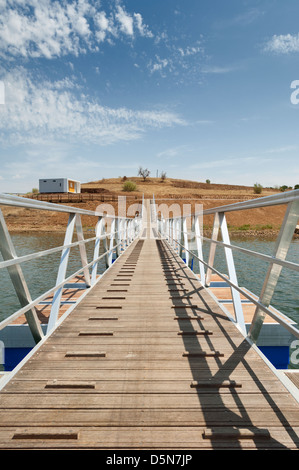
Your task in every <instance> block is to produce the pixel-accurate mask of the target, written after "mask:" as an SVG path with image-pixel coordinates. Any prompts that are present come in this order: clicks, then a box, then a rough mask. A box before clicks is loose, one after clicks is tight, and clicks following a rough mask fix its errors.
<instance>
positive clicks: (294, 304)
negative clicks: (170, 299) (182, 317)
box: [0, 232, 299, 323]
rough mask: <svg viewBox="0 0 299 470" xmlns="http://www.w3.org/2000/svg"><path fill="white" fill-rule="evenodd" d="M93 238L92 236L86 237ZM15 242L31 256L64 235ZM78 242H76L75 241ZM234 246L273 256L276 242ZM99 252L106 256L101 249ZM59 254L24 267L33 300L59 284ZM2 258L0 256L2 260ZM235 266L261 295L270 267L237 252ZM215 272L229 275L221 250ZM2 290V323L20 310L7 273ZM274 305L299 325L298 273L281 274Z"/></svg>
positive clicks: (292, 254)
mask: <svg viewBox="0 0 299 470" xmlns="http://www.w3.org/2000/svg"><path fill="white" fill-rule="evenodd" d="M93 236H94V233H93V232H90V233H89V234H88V235H87V237H88V238H91V237H93ZM12 238H13V242H14V245H15V248H16V251H17V254H18V255H19V256H21V255H25V254H29V253H32V252H35V251H42V250H46V249H49V248H53V247H55V246H59V245H62V244H63V239H64V235H63V234H20V235H13V236H12ZM74 241H75V240H74ZM232 243H233V244H235V245H238V246H241V247H244V248H248V249H250V250H253V251H257V252H261V253H265V254H268V255H272V254H273V250H274V244H275V242H274V241H269V240H260V239H256V240H252V239H246V240H244V239H242V240H241V239H234V240H233V241H232ZM93 247H94V242H91V243H89V244H87V256H88V261H89V262H90V261H92V257H93ZM208 248H209V245H208V244H207V245H206V246H204V260H205V261H207V260H208ZM100 252H103V248H101V250H100ZM60 254H61V253H60V252H58V253H55V254H52V255H49V256H46V257H42V258H40V259H38V260H33V261H29V262H26V263H23V265H22V269H23V272H24V275H25V279H26V281H27V284H28V287H29V290H30V293H31V297H32V298H33V299H34V298H36V297H37V296H39V295H41V294H43V293H44V292H45V291H46V290H49V289H50V288H51V287H54V285H55V282H56V275H57V269H58V266H59V260H60ZM0 258H1V256H0ZM234 259H235V265H236V270H237V276H238V281H239V285H240V286H242V287H243V286H244V287H245V286H246V287H247V288H248V289H249V290H251V291H252V292H253V293H254V294H256V295H259V293H260V291H261V288H262V285H263V281H264V278H265V274H266V272H267V267H268V263H266V262H264V261H261V260H259V259H258V258H254V257H250V256H248V255H245V254H243V253H238V252H234ZM287 259H288V260H289V261H293V262H297V263H299V240H294V241H293V242H292V244H291V246H290V249H289V253H288V256H287ZM215 261H216V263H215V268H216V269H217V270H219V271H220V272H222V273H224V274H226V273H227V268H226V263H225V258H224V256H223V250H222V248H221V247H217V249H216V260H215ZM79 268H80V257H79V249H78V248H72V249H71V254H70V261H69V268H68V274H69V275H70V274H71V273H72V272H74V271H76V270H77V269H79ZM194 268H195V271H196V272H198V265H196V263H195V265H194ZM104 269H105V265H104V260H101V261H100V263H99V272H103V271H104ZM0 286H1V304H0V320H2V319H4V318H6V317H7V316H9V315H11V314H12V313H14V312H15V311H16V310H18V309H19V308H20V304H19V301H18V299H17V297H16V294H15V292H14V290H13V287H12V285H11V282H10V278H9V276H8V273H7V270H6V269H1V270H0ZM272 305H273V306H274V307H276V308H277V309H278V310H280V311H281V312H282V313H284V314H286V315H287V316H289V317H290V318H292V319H293V320H294V321H296V322H298V323H299V273H298V272H295V271H290V270H287V269H285V268H283V269H282V273H281V276H280V279H279V282H278V285H277V288H276V291H275V294H274V297H273V299H272Z"/></svg>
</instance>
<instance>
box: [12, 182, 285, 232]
mask: <svg viewBox="0 0 299 470" xmlns="http://www.w3.org/2000/svg"><path fill="white" fill-rule="evenodd" d="M125 181H132V182H134V183H135V184H136V185H137V188H136V190H135V191H133V192H126V191H123V185H124V182H125ZM277 192H278V190H275V189H272V188H264V189H263V191H262V194H260V195H257V194H255V193H254V190H253V187H252V186H238V185H228V184H213V183H210V184H208V183H203V182H198V181H188V180H181V179H173V178H166V179H165V180H164V181H162V180H161V179H160V178H151V177H150V178H147V179H146V180H145V181H143V179H142V178H141V177H127V178H126V177H124V178H109V179H102V180H99V181H92V182H89V183H84V184H82V194H80V195H62V194H61V195H57V194H55V195H39V196H35V197H36V198H38V199H46V200H49V201H52V202H61V203H63V204H67V205H73V206H79V207H81V208H84V209H90V210H95V209H96V208H98V206H99V205H103V204H105V205H107V204H108V205H109V204H111V205H112V206H113V207H114V208H115V211H116V213H117V199H118V196H126V198H127V206H129V205H130V204H133V203H134V204H136V203H138V202H140V201H141V199H142V196H143V195H144V197H145V198H152V196H153V194H154V195H155V199H156V202H157V204H158V208H159V206H160V207H161V204H166V205H167V206H171V205H173V204H177V205H178V206H180V207H182V206H183V204H189V205H190V210H191V211H192V210H194V207H195V204H202V206H203V209H208V208H210V207H218V206H222V205H224V204H233V203H236V202H238V201H244V200H249V199H253V198H257V197H264V196H269V195H271V194H275V193H277ZM27 197H28V195H27ZM100 207H101V206H100ZM164 207H165V206H164ZM284 211H285V207H284V206H276V207H273V208H263V209H262V208H261V209H255V210H251V211H242V212H233V213H230V214H227V220H228V223H229V227H230V230H231V232H238V233H239V234H246V235H250V234H254V235H255V234H256V233H257V231H258V232H260V233H262V234H268V235H269V234H272V233H277V230H278V229H279V226H280V224H281V222H282V219H283V215H284ZM4 213H5V215H6V220H7V223H8V226H9V228H10V230H11V231H15V232H19V231H45V230H47V231H61V230H63V231H64V230H65V226H66V223H67V217H66V216H65V215H64V214H56V213H54V212H53V213H52V212H46V213H43V214H42V213H40V211H32V210H30V211H29V210H24V209H15V208H12V207H7V208H5V209H4ZM45 217H46V219H45ZM45 220H46V221H47V223H46V224H45V223H44V222H45ZM83 224H84V227H85V228H86V229H90V228H91V227H93V226H94V220H93V218H92V217H85V218H84V221H83ZM211 225H212V217H206V218H205V219H204V226H205V227H206V228H207V229H210V227H211Z"/></svg>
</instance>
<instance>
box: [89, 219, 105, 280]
mask: <svg viewBox="0 0 299 470" xmlns="http://www.w3.org/2000/svg"><path fill="white" fill-rule="evenodd" d="M95 232H96V241H95V244H94V252H93V260H94V264H93V265H92V268H91V283H92V285H93V284H94V283H95V282H96V278H97V271H98V262H97V261H96V259H98V257H99V252H100V245H101V235H102V232H103V217H99V218H98V222H97V225H96V230H95Z"/></svg>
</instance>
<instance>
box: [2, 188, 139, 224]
mask: <svg viewBox="0 0 299 470" xmlns="http://www.w3.org/2000/svg"><path fill="white" fill-rule="evenodd" d="M0 205H5V206H16V207H24V208H25V209H39V210H48V211H55V212H66V213H68V214H74V213H75V214H81V215H91V216H95V217H105V218H108V219H128V220H134V219H135V217H119V216H116V215H109V214H105V215H104V214H103V213H101V212H97V211H89V210H86V209H79V208H77V207H73V206H65V205H62V204H55V203H53V202H46V201H37V200H34V199H27V198H24V197H20V196H10V195H7V194H0Z"/></svg>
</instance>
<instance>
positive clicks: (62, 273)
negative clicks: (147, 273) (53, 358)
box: [0, 194, 142, 343]
mask: <svg viewBox="0 0 299 470" xmlns="http://www.w3.org/2000/svg"><path fill="white" fill-rule="evenodd" d="M1 206H13V207H21V208H27V209H34V210H42V211H55V212H58V213H67V214H68V216H69V218H68V223H67V227H66V231H65V236H64V243H63V245H61V246H58V247H55V248H51V249H48V250H43V251H39V252H34V253H31V254H27V255H23V256H17V253H16V249H15V247H14V244H13V241H12V237H11V235H10V233H9V230H8V228H7V224H6V221H5V218H4V215H3V212H2V210H1ZM140 212H142V208H141V211H140ZM81 216H93V217H94V218H95V236H94V237H91V238H87V239H85V238H84V233H83V226H82V221H81ZM140 230H141V217H140V216H138V217H137V216H136V217H117V216H114V215H113V216H112V215H108V214H107V215H104V214H102V213H99V212H97V211H89V210H85V209H80V208H77V207H70V206H64V205H60V204H53V203H48V202H42V201H35V200H31V199H27V198H23V197H18V196H10V195H6V194H0V253H1V254H2V258H3V261H0V269H4V268H6V269H7V270H8V273H9V276H10V279H11V283H12V285H13V287H14V290H15V292H16V295H17V297H18V299H19V302H20V305H21V308H20V309H19V310H17V311H16V312H14V313H13V314H11V315H9V317H8V318H6V319H4V320H2V321H1V322H0V330H2V329H3V328H4V327H6V326H7V325H9V324H10V323H12V322H13V321H14V320H16V319H17V318H18V317H20V316H21V315H24V316H25V318H26V320H27V323H28V326H29V328H30V330H31V333H32V336H33V338H34V340H35V342H36V343H38V342H39V341H40V340H41V339H42V338H43V337H44V336H45V335H47V334H49V333H50V332H51V331H52V330H53V329H54V328H55V326H56V323H57V320H58V315H59V310H60V307H61V298H62V293H63V286H64V285H65V284H67V283H68V282H69V281H70V280H71V279H73V278H74V277H76V276H78V275H79V274H81V275H82V274H83V277H84V280H85V285H86V287H91V286H92V285H94V284H95V283H96V281H97V272H98V264H99V261H100V260H101V259H103V258H104V259H105V263H106V268H109V267H110V266H111V264H112V262H113V253H116V257H118V256H120V255H121V253H122V252H123V251H124V250H125V249H126V248H127V247H128V246H129V245H130V244H131V243H132V241H133V240H134V239H135V238H136V237H137V236H138V235H139V233H140ZM75 231H76V233H77V241H75V242H73V241H72V240H73V236H74V233H75ZM101 242H103V248H104V253H102V254H101V255H100V244H101ZM87 243H94V250H93V259H92V261H91V262H88V261H87V251H86V244H87ZM73 247H79V254H80V261H81V265H82V266H81V267H80V269H78V270H77V271H76V272H73V273H72V274H71V275H69V276H67V269H68V264H69V256H70V250H71V249H72V248H73ZM56 252H61V257H60V263H59V267H58V272H57V277H56V283H55V286H54V287H52V288H50V289H49V290H47V291H46V292H44V293H43V294H42V295H41V296H39V297H37V298H35V299H32V298H31V295H30V292H29V288H28V285H27V283H26V280H25V277H24V274H23V271H22V263H24V262H27V261H31V260H35V259H38V258H41V257H46V256H48V255H50V254H52V253H56ZM49 295H53V300H52V305H51V312H50V316H49V320H48V326H47V330H46V333H44V332H43V329H42V327H41V324H40V321H39V319H38V316H37V313H36V308H35V307H36V306H37V305H38V304H40V302H42V301H43V300H44V299H46V298H47V297H49Z"/></svg>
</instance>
